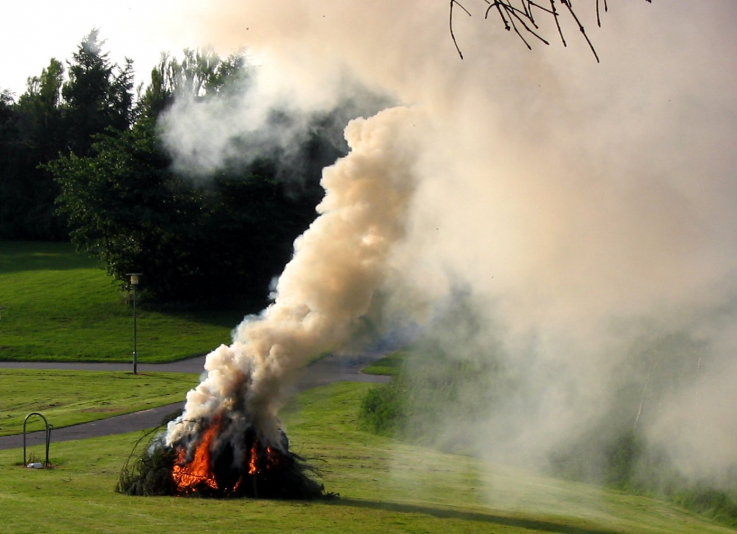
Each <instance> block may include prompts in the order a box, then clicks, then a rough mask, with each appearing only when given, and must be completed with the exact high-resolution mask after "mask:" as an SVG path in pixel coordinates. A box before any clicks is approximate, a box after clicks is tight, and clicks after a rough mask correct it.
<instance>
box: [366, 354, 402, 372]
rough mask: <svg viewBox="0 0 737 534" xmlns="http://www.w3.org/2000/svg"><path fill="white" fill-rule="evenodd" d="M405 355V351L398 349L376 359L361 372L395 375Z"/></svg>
mask: <svg viewBox="0 0 737 534" xmlns="http://www.w3.org/2000/svg"><path fill="white" fill-rule="evenodd" d="M406 357H407V353H406V352H405V351H402V350H398V351H397V352H392V353H391V354H387V355H386V356H384V357H383V358H381V359H378V360H376V361H375V362H374V363H372V364H371V365H369V366H368V367H365V368H364V369H363V370H362V371H361V372H362V373H365V374H368V375H384V376H397V375H398V374H399V371H400V369H401V368H402V364H403V363H404V360H405V358H406Z"/></svg>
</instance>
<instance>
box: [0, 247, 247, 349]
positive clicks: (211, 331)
mask: <svg viewBox="0 0 737 534" xmlns="http://www.w3.org/2000/svg"><path fill="white" fill-rule="evenodd" d="M144 276H145V273H144ZM252 311H254V310H248V309H244V310H233V309H227V310H219V311H202V312H187V313H175V312H171V313H162V312H156V311H149V310H142V309H140V308H139V310H138V314H137V317H138V321H137V322H138V347H137V348H138V361H139V362H142V363H154V362H167V361H174V360H179V359H182V358H186V357H188V356H194V355H197V354H204V353H207V352H210V351H211V350H212V349H214V348H216V347H217V346H218V345H220V344H221V343H226V344H229V343H230V340H231V338H230V332H231V331H232V329H233V328H234V327H235V326H236V325H237V324H238V323H239V322H240V320H241V319H242V318H243V316H244V315H245V314H246V313H247V312H252ZM132 352H133V310H132V306H131V305H130V304H127V303H126V302H125V295H124V293H122V292H121V291H120V289H119V288H118V286H117V285H116V284H115V283H114V282H113V280H112V278H110V277H109V276H108V275H107V274H106V273H105V271H104V270H103V269H100V268H99V266H98V264H97V263H96V261H95V260H92V259H90V258H88V257H86V256H82V255H79V254H76V253H75V252H74V249H73V247H72V246H71V245H69V244H67V243H36V242H33V243H28V242H15V241H0V360H37V361H101V362H128V361H130V360H131V358H132Z"/></svg>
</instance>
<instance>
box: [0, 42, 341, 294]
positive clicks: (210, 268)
mask: <svg viewBox="0 0 737 534" xmlns="http://www.w3.org/2000/svg"><path fill="white" fill-rule="evenodd" d="M103 45H104V41H101V40H100V36H99V32H98V31H97V30H93V31H92V32H90V33H89V34H88V35H86V36H85V37H84V38H83V40H82V41H81V42H80V44H79V46H78V48H77V50H76V51H75V52H74V54H73V56H72V59H71V60H70V61H67V62H66V65H65V64H63V63H62V62H60V61H58V60H57V59H51V61H50V62H49V65H48V66H47V67H46V68H44V69H43V71H42V72H41V74H40V75H39V76H33V77H31V78H29V79H28V82H27V88H26V91H25V92H24V93H23V94H22V95H21V96H20V97H19V98H18V99H17V100H16V99H15V98H14V96H13V95H12V94H11V93H10V92H9V91H3V92H1V93H0V198H1V199H2V202H0V239H6V240H52V241H64V240H70V241H71V242H72V243H73V244H74V245H75V246H76V247H77V248H78V250H80V251H83V252H86V253H89V254H92V255H93V256H95V257H97V258H99V259H101V260H102V262H103V263H104V265H105V266H106V268H107V270H108V272H109V273H110V274H111V275H112V276H113V277H114V278H115V279H117V280H118V281H120V283H121V285H122V286H125V284H126V283H127V280H128V277H127V276H126V273H130V272H143V273H144V278H143V279H142V282H143V283H142V289H143V290H144V296H145V297H146V298H148V299H149V300H150V301H151V302H160V303H167V302H168V303H171V302H174V303H184V302H196V303H200V304H201V303H203V302H207V301H212V302H218V303H222V302H223V301H224V300H227V299H232V298H241V297H249V298H250V297H263V296H264V295H266V292H267V291H268V286H269V282H270V279H271V278H272V277H273V276H274V275H276V274H278V273H279V272H280V271H281V268H282V267H283V265H284V264H285V263H286V262H287V261H288V259H289V257H290V255H291V252H292V242H293V240H294V239H295V238H296V237H297V236H298V235H299V234H301V233H302V232H303V231H304V230H305V229H306V228H307V226H308V225H309V224H310V222H311V221H312V220H313V219H314V217H315V211H314V208H315V206H316V204H317V203H318V202H319V200H320V199H321V197H322V189H321V187H320V186H319V179H320V175H321V169H322V168H323V167H324V166H325V165H328V164H330V163H332V162H333V161H335V159H336V158H337V157H339V156H341V155H343V154H344V153H345V150H346V149H347V147H345V146H343V145H341V144H340V142H336V141H335V139H341V136H340V133H339V132H340V129H341V128H342V127H343V124H342V123H341V121H340V120H335V118H336V116H340V117H341V118H345V115H346V108H350V107H351V106H352V105H354V104H352V103H350V102H345V103H343V104H342V109H336V110H334V111H332V112H329V113H324V114H323V115H315V116H312V117H310V118H309V120H308V121H307V126H306V127H305V128H306V131H305V132H304V135H301V136H300V137H299V139H300V141H299V146H297V147H296V148H293V149H292V151H291V152H292V154H291V155H290V158H285V156H284V154H283V153H282V149H279V148H276V147H262V148H260V150H261V151H262V153H261V154H260V155H259V156H258V157H256V158H255V159H252V160H251V161H249V162H247V163H238V164H232V165H228V166H227V168H223V169H218V170H217V171H213V172H212V175H211V176H208V177H206V179H204V180H199V181H198V182H197V183H195V182H194V181H193V180H191V179H189V178H188V177H186V176H182V175H181V173H178V172H177V171H176V170H175V169H174V168H173V166H172V157H171V155H170V154H169V153H168V152H167V150H166V149H165V148H164V146H163V142H162V138H161V134H160V132H159V130H158V129H157V126H156V125H157V119H158V118H159V117H160V115H161V114H162V113H164V112H166V111H167V110H168V109H169V108H170V107H171V106H172V105H173V103H174V101H175V100H176V99H177V98H181V97H185V96H186V97H188V98H194V99H196V100H198V101H204V100H207V99H210V98H216V97H217V95H221V94H222V93H223V92H226V91H229V90H233V88H234V87H239V88H242V87H243V86H244V85H247V84H248V80H249V78H250V77H251V76H252V69H251V67H250V66H249V65H248V63H247V61H246V60H245V57H244V55H243V54H233V55H231V56H229V57H227V58H220V57H219V56H218V55H217V54H215V53H214V52H212V51H210V50H185V51H184V57H183V59H176V58H174V57H172V56H170V55H168V54H162V56H161V60H160V62H159V64H158V65H157V66H156V67H155V68H154V69H153V70H152V72H151V80H150V82H149V83H148V85H147V86H145V87H144V86H142V85H141V86H139V87H137V88H136V87H135V86H134V71H133V63H132V61H131V60H126V61H125V64H124V65H118V64H115V63H113V62H112V61H111V60H110V59H109V56H108V54H107V53H106V52H104V51H103ZM348 114H350V112H348ZM273 115H274V119H273V120H274V121H275V122H279V123H283V122H284V121H289V120H291V119H290V116H289V113H288V112H287V111H284V110H274V112H273ZM243 142H247V140H244V141H243ZM294 154H296V156H295V155H294ZM286 159H289V160H290V162H291V163H292V165H289V168H286V167H285V163H284V162H285V160H286ZM295 159H296V160H298V164H297V165H294V164H293V163H294V160H295Z"/></svg>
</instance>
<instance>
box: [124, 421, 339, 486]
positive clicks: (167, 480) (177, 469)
mask: <svg viewBox="0 0 737 534" xmlns="http://www.w3.org/2000/svg"><path fill="white" fill-rule="evenodd" d="M226 426H227V423H226V422H225V420H224V419H223V418H222V417H220V416H216V417H214V418H213V419H212V420H210V421H208V422H207V423H206V424H203V425H201V428H202V429H203V430H202V431H201V432H200V433H199V435H198V436H197V437H196V439H194V440H190V442H188V443H176V444H173V445H167V444H166V443H165V441H164V440H163V439H162V436H161V434H156V435H155V436H154V437H153V438H152V439H151V440H150V441H149V443H148V445H147V447H146V450H145V451H144V452H143V454H141V455H140V457H138V458H137V459H135V461H133V462H131V461H132V460H133V459H134V457H135V453H136V449H137V448H138V444H137V446H136V448H134V451H133V453H132V454H131V457H130V458H129V459H128V461H127V462H126V464H125V466H124V467H123V470H122V472H121V474H120V479H119V480H118V484H117V486H116V491H118V492H119V493H124V494H127V495H139V496H161V495H171V496H193V497H213V498H229V497H232V498H236V497H250V498H264V499H322V498H333V497H335V494H332V493H326V492H325V488H324V486H323V485H322V484H320V483H318V482H316V481H315V480H314V479H312V478H311V477H310V476H309V474H310V473H314V472H315V469H314V467H312V466H310V465H309V464H308V463H307V462H306V460H305V459H304V458H301V457H300V456H298V455H297V454H294V453H293V452H290V451H289V448H288V440H287V438H286V435H285V434H284V433H283V432H282V433H281V436H282V440H281V443H280V444H279V446H270V445H266V444H264V443H262V442H260V441H259V439H258V437H257V435H256V432H255V430H254V429H253V428H252V427H251V428H248V429H247V430H246V431H245V432H243V433H241V434H240V436H238V439H236V440H235V441H234V440H233V438H232V436H231V437H230V438H229V439H221V437H222V435H223V434H224V433H226V432H227V428H226ZM144 437H145V436H144ZM139 443H140V441H139Z"/></svg>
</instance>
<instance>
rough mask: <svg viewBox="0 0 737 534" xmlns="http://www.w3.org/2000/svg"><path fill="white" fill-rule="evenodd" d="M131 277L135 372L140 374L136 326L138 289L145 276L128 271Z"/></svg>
mask: <svg viewBox="0 0 737 534" xmlns="http://www.w3.org/2000/svg"><path fill="white" fill-rule="evenodd" d="M128 276H130V277H131V287H132V288H133V374H134V375H137V374H138V346H137V344H138V340H137V337H138V332H137V328H136V297H137V296H138V295H137V291H138V282H139V280H140V278H141V276H143V274H142V273H128Z"/></svg>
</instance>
